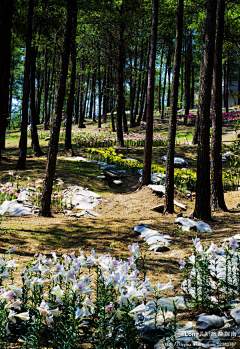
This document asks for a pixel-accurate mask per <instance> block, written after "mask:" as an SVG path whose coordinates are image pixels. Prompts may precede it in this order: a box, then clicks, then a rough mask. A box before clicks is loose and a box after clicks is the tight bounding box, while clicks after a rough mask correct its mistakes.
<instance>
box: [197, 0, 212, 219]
mask: <svg viewBox="0 0 240 349" xmlns="http://www.w3.org/2000/svg"><path fill="white" fill-rule="evenodd" d="M216 8H217V0H208V2H207V18H206V24H205V33H204V42H203V50H202V61H201V72H200V86H199V102H198V117H199V135H198V159H197V183H196V201H195V209H194V213H193V214H194V217H196V218H198V219H203V220H204V219H206V220H210V219H211V205H210V158H209V151H210V144H209V143H210V142H209V137H210V103H211V87H212V74H213V60H214V42H215V28H216Z"/></svg>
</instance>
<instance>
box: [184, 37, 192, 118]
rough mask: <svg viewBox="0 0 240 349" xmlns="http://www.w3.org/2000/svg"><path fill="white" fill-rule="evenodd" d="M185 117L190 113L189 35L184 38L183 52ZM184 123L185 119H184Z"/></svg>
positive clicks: (190, 41) (190, 58) (190, 54)
mask: <svg viewBox="0 0 240 349" xmlns="http://www.w3.org/2000/svg"><path fill="white" fill-rule="evenodd" d="M185 56H186V59H185V115H189V111H190V81H191V60H192V35H191V33H189V34H188V35H187V36H186V50H185ZM184 120H185V123H186V122H187V117H185V118H184Z"/></svg>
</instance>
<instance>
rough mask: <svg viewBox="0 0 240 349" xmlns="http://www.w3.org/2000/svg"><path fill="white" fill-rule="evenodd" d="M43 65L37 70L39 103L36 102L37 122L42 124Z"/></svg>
mask: <svg viewBox="0 0 240 349" xmlns="http://www.w3.org/2000/svg"><path fill="white" fill-rule="evenodd" d="M41 75H42V72H41V67H40V68H38V70H37V103H36V123H37V125H39V124H40V109H41V100H42V90H43V78H42V76H41Z"/></svg>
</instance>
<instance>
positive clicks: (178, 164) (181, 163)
mask: <svg viewBox="0 0 240 349" xmlns="http://www.w3.org/2000/svg"><path fill="white" fill-rule="evenodd" d="M166 160H167V155H164V156H162V161H164V162H165V161H166ZM174 166H175V167H179V168H182V167H188V162H187V161H186V160H184V159H183V158H179V157H175V158H174Z"/></svg>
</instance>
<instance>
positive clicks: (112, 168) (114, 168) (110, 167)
mask: <svg viewBox="0 0 240 349" xmlns="http://www.w3.org/2000/svg"><path fill="white" fill-rule="evenodd" d="M116 169H117V167H116V165H104V166H101V170H104V171H108V170H116Z"/></svg>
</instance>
